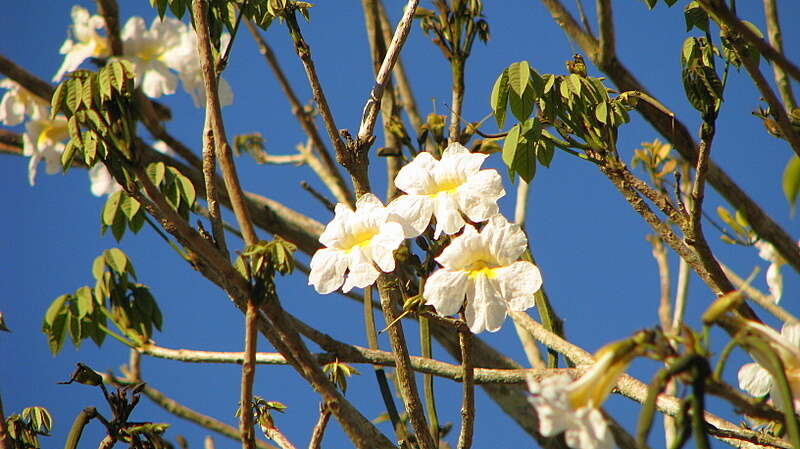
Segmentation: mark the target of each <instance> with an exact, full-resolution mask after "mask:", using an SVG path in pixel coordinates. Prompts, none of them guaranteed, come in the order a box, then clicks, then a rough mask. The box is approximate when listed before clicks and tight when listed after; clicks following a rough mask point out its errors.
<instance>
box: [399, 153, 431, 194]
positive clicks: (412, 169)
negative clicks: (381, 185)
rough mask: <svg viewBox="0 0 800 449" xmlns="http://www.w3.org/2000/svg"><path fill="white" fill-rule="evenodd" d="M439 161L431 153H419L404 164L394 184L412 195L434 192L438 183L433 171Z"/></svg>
mask: <svg viewBox="0 0 800 449" xmlns="http://www.w3.org/2000/svg"><path fill="white" fill-rule="evenodd" d="M437 163H438V161H437V160H436V159H434V158H433V156H431V154H430V153H426V152H422V153H419V154H418V155H417V156H416V157H415V158H414V160H412V161H411V162H409V163H408V164H406V165H405V166H403V168H401V169H400V171H399V172H397V176H395V178H394V185H395V186H396V187H397V188H398V189H400V190H402V191H403V192H406V193H408V194H412V195H427V194H431V193H434V192H435V190H436V185H435V183H434V182H433V177H432V176H431V173H432V172H433V169H434V167H436V164H437Z"/></svg>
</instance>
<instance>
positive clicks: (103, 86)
mask: <svg viewBox="0 0 800 449" xmlns="http://www.w3.org/2000/svg"><path fill="white" fill-rule="evenodd" d="M112 76H113V74H112V72H111V68H110V67H109V66H108V65H106V66H105V67H103V69H102V70H100V74H99V75H98V76H97V81H98V84H99V85H100V99H101V100H108V99H110V98H111V78H112Z"/></svg>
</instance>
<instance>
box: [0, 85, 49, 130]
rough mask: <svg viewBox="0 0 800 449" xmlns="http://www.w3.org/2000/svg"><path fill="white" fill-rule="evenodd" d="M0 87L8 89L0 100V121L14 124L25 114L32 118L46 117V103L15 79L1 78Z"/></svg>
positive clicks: (8, 124)
mask: <svg viewBox="0 0 800 449" xmlns="http://www.w3.org/2000/svg"><path fill="white" fill-rule="evenodd" d="M0 88H3V89H8V91H7V92H6V93H5V95H3V99H2V100H0V123H2V124H4V125H7V126H16V125H19V124H20V123H22V122H23V120H25V116H26V115H29V116H30V117H31V118H32V119H34V120H38V119H40V118H45V117H47V108H48V104H47V103H46V102H45V101H44V100H42V99H41V98H39V97H37V96H36V95H34V94H32V93H30V92H29V91H28V90H27V89H25V88H23V87H22V86H20V85H19V84H18V83H17V82H16V81H13V80H10V79H7V78H6V79H3V80H2V81H0Z"/></svg>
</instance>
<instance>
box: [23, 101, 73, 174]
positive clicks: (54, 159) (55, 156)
mask: <svg viewBox="0 0 800 449" xmlns="http://www.w3.org/2000/svg"><path fill="white" fill-rule="evenodd" d="M67 137H69V131H67V120H66V119H65V118H64V117H61V116H59V117H56V118H55V120H49V119H40V120H31V121H29V122H28V123H26V124H25V134H23V135H22V142H23V154H24V155H25V156H30V158H31V159H30V161H29V162H28V182H30V184H31V185H34V183H35V179H36V170H37V167H38V166H39V162H41V161H42V160H44V161H45V162H46V163H47V168H46V170H47V173H48V174H53V173H57V172H58V171H59V170H60V169H61V153H62V152H63V151H64V140H65V139H66V138H67Z"/></svg>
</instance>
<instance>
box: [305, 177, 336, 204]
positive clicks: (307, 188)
mask: <svg viewBox="0 0 800 449" xmlns="http://www.w3.org/2000/svg"><path fill="white" fill-rule="evenodd" d="M300 187H302V188H303V190H305V191H306V192H308V193H310V194H311V196H313V197H314V199H315V200H317V201H319V202H320V203H322V205H323V206H325V209H328V211H330V212H333V211H334V210H336V205H335V204H333V203H332V202H331V200H329V199H327V198H325V195H323V194H322V193H320V192H317V189H315V188H314V187H312V186H311V184H309V183H307V182H306V181H301V182H300Z"/></svg>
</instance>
